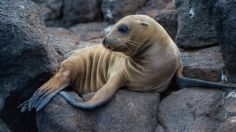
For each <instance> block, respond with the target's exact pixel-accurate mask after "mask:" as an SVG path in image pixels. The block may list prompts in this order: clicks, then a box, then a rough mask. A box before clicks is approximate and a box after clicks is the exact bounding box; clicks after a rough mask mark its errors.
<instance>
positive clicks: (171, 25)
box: [154, 10, 178, 40]
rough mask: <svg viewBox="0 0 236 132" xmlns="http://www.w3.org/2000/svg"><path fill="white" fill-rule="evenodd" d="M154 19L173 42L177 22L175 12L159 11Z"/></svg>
mask: <svg viewBox="0 0 236 132" xmlns="http://www.w3.org/2000/svg"><path fill="white" fill-rule="evenodd" d="M154 19H155V20H156V21H157V22H159V23H160V24H161V25H162V26H163V27H164V28H165V30H166V31H167V33H168V34H169V35H170V37H171V38H172V39H173V40H175V37H176V33H177V27H178V21H177V12H176V10H163V11H160V12H159V13H158V14H157V15H156V16H155V17H154Z"/></svg>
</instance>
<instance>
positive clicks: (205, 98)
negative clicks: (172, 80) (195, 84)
mask: <svg viewBox="0 0 236 132" xmlns="http://www.w3.org/2000/svg"><path fill="white" fill-rule="evenodd" d="M231 94H233V95H234V96H229V95H228V96H226V97H224V93H223V92H222V91H218V90H210V89H204V88H188V89H182V90H179V91H177V92H175V93H172V94H171V95H169V96H168V97H166V98H164V99H163V100H162V101H161V104H160V107H159V114H158V118H159V122H161V123H160V124H161V125H159V126H158V127H157V131H158V132H159V131H163V130H164V131H167V132H210V131H212V132H213V131H216V129H217V128H218V127H221V128H219V129H220V130H222V127H224V126H226V125H224V124H227V121H226V122H224V121H225V120H226V119H228V118H229V119H230V118H231V117H233V116H236V113H235V112H236V110H235V103H234V102H235V100H236V98H235V93H231ZM229 108H231V109H229ZM222 123H223V124H222ZM221 124H222V125H223V126H222V125H221ZM220 125H221V126H220ZM227 125H228V126H226V127H227V129H228V130H235V128H231V129H229V127H231V126H232V125H233V124H231V125H230V123H228V124H227ZM234 126H235V124H234ZM228 132H230V131H228Z"/></svg>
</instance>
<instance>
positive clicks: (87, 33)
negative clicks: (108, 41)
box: [70, 22, 108, 41]
mask: <svg viewBox="0 0 236 132" xmlns="http://www.w3.org/2000/svg"><path fill="white" fill-rule="evenodd" d="M106 27H108V23H107V22H92V23H79V24H77V25H75V26H72V27H71V28H70V30H71V31H72V32H73V33H75V34H76V35H77V36H78V37H79V38H80V40H83V41H88V40H92V39H97V38H102V37H104V36H105V31H104V29H105V28H106Z"/></svg>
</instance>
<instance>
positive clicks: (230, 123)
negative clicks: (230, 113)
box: [216, 116, 236, 132]
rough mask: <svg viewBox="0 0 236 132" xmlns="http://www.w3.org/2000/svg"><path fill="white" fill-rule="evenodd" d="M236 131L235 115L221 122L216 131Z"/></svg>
mask: <svg viewBox="0 0 236 132" xmlns="http://www.w3.org/2000/svg"><path fill="white" fill-rule="evenodd" d="M235 131H236V116H235V117H231V118H229V119H227V120H226V121H225V122H223V123H222V124H221V125H220V127H219V128H218V129H217V131H216V132H235Z"/></svg>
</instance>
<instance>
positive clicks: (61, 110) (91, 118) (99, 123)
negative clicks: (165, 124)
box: [37, 90, 160, 132]
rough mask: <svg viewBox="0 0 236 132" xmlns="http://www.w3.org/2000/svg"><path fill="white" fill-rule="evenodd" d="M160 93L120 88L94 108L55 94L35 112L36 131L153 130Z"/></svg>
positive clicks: (105, 131) (139, 131)
mask: <svg viewBox="0 0 236 132" xmlns="http://www.w3.org/2000/svg"><path fill="white" fill-rule="evenodd" d="M159 101H160V100H159V94H149V93H137V92H132V91H125V90H119V91H118V93H117V94H116V95H115V96H114V97H113V99H112V100H111V101H110V102H109V103H107V104H106V105H105V106H102V107H100V108H98V109H95V110H81V109H77V108H74V107H73V106H71V105H70V104H68V103H67V102H66V101H65V100H64V99H63V98H62V97H61V96H60V95H58V96H56V97H55V98H54V99H53V100H52V102H50V103H49V105H48V106H47V107H45V108H44V109H43V110H42V111H40V112H38V113H37V126H38V130H39V132H43V131H47V132H53V131H61V132H64V131H70V132H78V131H84V132H92V131H96V132H110V131H112V132H123V131H129V132H144V131H145V132H153V131H154V130H155V127H156V125H157V110H158V105H159Z"/></svg>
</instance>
